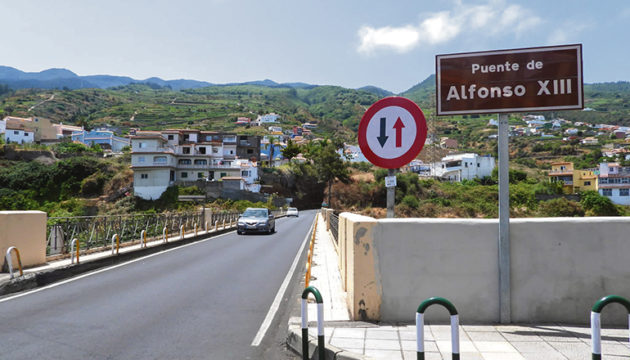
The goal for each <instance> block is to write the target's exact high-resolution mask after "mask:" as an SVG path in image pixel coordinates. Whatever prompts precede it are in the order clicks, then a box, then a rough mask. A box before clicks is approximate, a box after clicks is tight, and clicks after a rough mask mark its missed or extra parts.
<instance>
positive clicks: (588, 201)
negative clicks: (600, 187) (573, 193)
mask: <svg viewBox="0 0 630 360" xmlns="http://www.w3.org/2000/svg"><path fill="white" fill-rule="evenodd" d="M580 204H582V207H583V208H584V209H585V210H586V213H587V215H591V216H619V215H620V214H619V210H618V209H617V207H616V206H615V204H613V202H612V201H611V200H610V199H609V198H607V197H605V196H602V195H600V194H599V193H598V192H597V191H593V190H588V191H584V192H582V193H580Z"/></svg>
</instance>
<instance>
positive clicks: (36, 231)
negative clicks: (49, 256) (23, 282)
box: [0, 211, 47, 271]
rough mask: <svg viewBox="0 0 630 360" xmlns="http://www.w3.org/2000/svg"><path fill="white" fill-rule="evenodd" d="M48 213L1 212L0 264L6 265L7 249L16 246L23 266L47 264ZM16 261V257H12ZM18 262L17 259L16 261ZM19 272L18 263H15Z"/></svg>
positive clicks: (15, 267)
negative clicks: (0, 257)
mask: <svg viewBox="0 0 630 360" xmlns="http://www.w3.org/2000/svg"><path fill="white" fill-rule="evenodd" d="M46 219H47V216H46V213H45V212H43V211H0V256H2V260H1V262H0V263H2V264H4V265H3V266H5V267H6V266H7V265H6V264H5V262H6V261H5V255H6V253H7V249H8V248H9V247H11V246H15V247H16V248H17V249H18V251H19V252H20V258H21V259H22V266H24V267H26V266H33V265H40V264H43V263H45V262H46ZM12 256H13V258H14V259H15V255H12ZM16 260H17V259H16ZM13 265H14V266H13V268H14V269H16V271H17V262H16V261H14V262H13Z"/></svg>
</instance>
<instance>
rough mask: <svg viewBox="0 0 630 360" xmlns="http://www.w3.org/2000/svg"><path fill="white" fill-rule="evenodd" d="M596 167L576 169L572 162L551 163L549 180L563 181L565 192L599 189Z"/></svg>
mask: <svg viewBox="0 0 630 360" xmlns="http://www.w3.org/2000/svg"><path fill="white" fill-rule="evenodd" d="M596 171H597V170H596V169H583V170H576V169H574V168H573V163H572V162H556V163H552V164H551V170H550V171H549V174H548V176H549V180H550V181H551V182H559V181H562V187H563V189H562V190H563V191H564V193H565V194H573V193H577V192H580V191H586V190H593V191H597V189H598V183H599V182H598V178H597V175H596Z"/></svg>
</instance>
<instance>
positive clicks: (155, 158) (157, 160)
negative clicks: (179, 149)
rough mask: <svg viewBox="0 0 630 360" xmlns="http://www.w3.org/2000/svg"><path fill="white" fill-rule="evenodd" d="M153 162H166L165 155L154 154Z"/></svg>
mask: <svg viewBox="0 0 630 360" xmlns="http://www.w3.org/2000/svg"><path fill="white" fill-rule="evenodd" d="M153 162H154V163H155V164H166V156H154V157H153Z"/></svg>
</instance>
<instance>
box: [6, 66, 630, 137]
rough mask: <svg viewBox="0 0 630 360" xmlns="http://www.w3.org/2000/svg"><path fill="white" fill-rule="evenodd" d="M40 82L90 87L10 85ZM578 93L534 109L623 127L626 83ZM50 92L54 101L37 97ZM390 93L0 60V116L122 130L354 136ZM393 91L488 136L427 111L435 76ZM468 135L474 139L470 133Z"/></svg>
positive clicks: (629, 92) (629, 114)
mask: <svg viewBox="0 0 630 360" xmlns="http://www.w3.org/2000/svg"><path fill="white" fill-rule="evenodd" d="M2 79H9V80H11V82H5V83H3V81H4V80H2ZM47 81H61V83H64V82H67V84H70V85H72V84H74V85H76V84H79V86H80V87H85V86H88V85H91V86H92V87H93V88H89V89H88V88H78V89H74V90H72V86H67V88H66V89H65V90H59V89H48V90H46V89H30V88H29V89H17V90H16V88H15V87H13V86H12V85H11V84H16V83H24V84H26V83H28V84H31V86H38V85H37V84H40V85H42V84H43V83H45V82H47ZM130 82H131V83H130ZM61 83H59V84H61ZM93 84H96V85H93ZM7 85H8V88H7ZM74 85H73V86H74ZM41 87H46V86H44V85H42V86H41ZM57 87H59V86H57ZM100 87H104V88H100ZM10 89H12V91H11V90H10ZM177 89H180V90H177ZM584 92H585V104H586V107H587V108H588V109H587V110H588V111H563V112H557V113H556V112H553V113H544V112H543V113H540V114H542V115H545V116H546V117H547V118H554V117H560V118H564V119H567V120H571V121H582V122H585V123H606V124H611V125H630V83H629V82H616V83H602V84H586V85H585V86H584ZM52 95H54V99H53V100H49V101H44V100H48V99H50V98H51V96H52ZM390 95H392V93H390V92H389V91H387V90H384V89H380V88H377V87H373V86H366V87H363V88H361V89H347V88H343V87H339V86H316V85H309V84H306V83H290V84H289V83H287V84H280V83H276V82H274V81H272V80H268V79H266V80H262V81H252V82H248V83H240V84H231V85H211V84H209V83H204V82H199V81H194V80H171V81H164V80H161V79H159V78H149V79H146V80H145V81H144V82H143V83H137V80H134V79H132V78H129V77H115V76H108V75H102V76H101V75H97V76H78V75H76V74H74V73H73V72H71V71H69V70H65V69H49V70H46V71H42V72H39V73H25V72H22V71H19V70H17V69H14V68H10V67H2V66H0V116H4V115H14V116H33V115H35V116H42V117H47V118H50V119H52V120H53V121H55V122H64V123H70V124H80V125H84V126H86V127H88V128H93V127H97V126H103V125H109V126H112V127H115V128H118V129H119V130H120V132H122V133H125V132H127V131H128V129H129V128H132V127H134V128H143V129H163V128H184V127H190V128H198V129H203V130H217V131H236V130H237V128H236V125H235V124H234V122H235V120H236V118H237V117H240V116H245V117H249V118H250V119H255V118H256V117H257V116H258V115H260V114H265V113H271V112H275V113H278V114H280V115H281V119H282V126H283V127H284V128H285V129H288V128H290V127H292V126H293V125H299V124H302V123H305V122H310V123H315V124H317V125H318V127H317V129H316V130H315V131H314V134H315V135H316V136H333V135H334V136H336V137H340V138H342V139H345V140H348V141H350V142H354V141H355V139H356V130H357V129H358V124H359V121H360V119H361V116H362V115H363V113H364V112H365V109H367V108H368V107H369V106H370V105H371V104H372V103H374V102H375V101H377V100H378V99H380V98H382V97H385V96H390ZM399 95H400V96H405V97H407V98H410V99H412V100H414V101H415V102H417V103H418V104H419V105H420V106H421V108H422V109H423V110H424V111H425V114H426V115H427V119H428V121H429V128H430V132H432V134H433V135H434V136H443V135H446V136H449V135H450V136H454V137H457V138H461V139H462V140H464V141H467V142H468V143H469V145H470V146H471V149H475V148H476V147H477V146H480V147H481V149H485V148H486V146H485V145H487V144H486V143H487V142H486V137H487V134H485V133H484V131H483V128H484V127H485V124H486V123H487V120H488V119H489V118H490V117H492V115H489V116H484V115H482V116H470V117H467V116H463V117H462V116H455V117H435V116H434V115H432V113H433V107H434V96H435V76H434V75H431V76H429V77H428V78H426V79H425V80H423V81H422V82H420V83H418V84H417V85H415V86H413V87H411V88H410V89H408V90H407V91H405V92H403V93H401V94H399ZM32 107H34V108H32ZM29 109H30V111H29ZM238 131H239V132H244V133H249V134H257V133H260V134H263V133H265V129H261V128H256V127H252V128H247V129H244V128H239V129H238ZM468 135H473V136H474V137H473V138H469V137H467V136H468Z"/></svg>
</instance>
